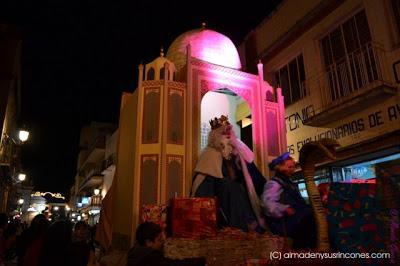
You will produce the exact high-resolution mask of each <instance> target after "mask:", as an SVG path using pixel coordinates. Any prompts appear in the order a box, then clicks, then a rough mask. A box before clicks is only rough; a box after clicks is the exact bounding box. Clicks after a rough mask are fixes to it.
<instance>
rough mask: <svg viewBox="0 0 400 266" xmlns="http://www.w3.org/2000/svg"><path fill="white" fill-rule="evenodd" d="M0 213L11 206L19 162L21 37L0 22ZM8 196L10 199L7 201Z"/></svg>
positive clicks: (16, 31)
mask: <svg viewBox="0 0 400 266" xmlns="http://www.w3.org/2000/svg"><path fill="white" fill-rule="evenodd" d="M0 62H1V63H0V133H1V135H0V212H9V211H12V210H14V209H15V207H16V206H17V202H14V201H12V200H13V199H14V198H15V197H16V187H15V186H14V185H15V182H16V175H17V174H18V172H19V170H20V167H21V164H20V160H21V151H20V145H19V144H20V143H18V137H17V134H18V133H17V130H18V122H19V116H20V106H21V103H20V101H21V88H20V85H21V37H20V34H19V31H18V30H17V29H16V28H14V27H11V26H8V25H3V24H0ZM11 199H12V200H11Z"/></svg>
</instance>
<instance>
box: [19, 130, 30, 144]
mask: <svg viewBox="0 0 400 266" xmlns="http://www.w3.org/2000/svg"><path fill="white" fill-rule="evenodd" d="M18 138H19V140H20V141H21V142H25V141H27V140H28V138H29V132H28V131H26V130H23V129H21V130H20V131H19V133H18Z"/></svg>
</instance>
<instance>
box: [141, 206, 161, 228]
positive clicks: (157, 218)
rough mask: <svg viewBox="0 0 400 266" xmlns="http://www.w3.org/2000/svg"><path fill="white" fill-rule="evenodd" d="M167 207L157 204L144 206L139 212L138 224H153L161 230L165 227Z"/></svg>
mask: <svg viewBox="0 0 400 266" xmlns="http://www.w3.org/2000/svg"><path fill="white" fill-rule="evenodd" d="M166 221H167V206H166V205H157V204H144V205H143V206H142V209H141V211H140V222H153V223H156V224H159V225H160V226H161V227H162V228H163V229H165V228H166V227H167V224H166Z"/></svg>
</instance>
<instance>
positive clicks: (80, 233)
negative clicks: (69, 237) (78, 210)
mask: <svg viewBox="0 0 400 266" xmlns="http://www.w3.org/2000/svg"><path fill="white" fill-rule="evenodd" d="M87 235H88V225H87V223H85V222H84V221H79V222H77V223H76V224H75V226H74V236H75V238H78V239H86V238H87Z"/></svg>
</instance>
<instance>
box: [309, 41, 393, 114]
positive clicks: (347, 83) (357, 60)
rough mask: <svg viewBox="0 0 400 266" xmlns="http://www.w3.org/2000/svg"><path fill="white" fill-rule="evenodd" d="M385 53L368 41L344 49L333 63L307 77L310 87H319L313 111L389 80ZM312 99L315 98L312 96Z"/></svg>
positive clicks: (327, 106)
mask: <svg viewBox="0 0 400 266" xmlns="http://www.w3.org/2000/svg"><path fill="white" fill-rule="evenodd" d="M385 60H386V55H385V52H384V50H383V49H382V48H380V47H379V46H378V45H377V44H373V43H368V44H365V45H363V46H362V47H361V48H359V49H357V50H354V51H353V52H351V53H347V54H346V55H345V56H344V57H342V58H341V59H340V60H337V61H336V62H335V63H332V64H330V65H327V66H325V70H324V71H323V72H322V73H320V74H318V75H316V76H314V77H313V78H310V79H307V80H306V82H305V86H306V88H307V90H305V91H307V94H308V91H309V87H314V89H317V88H318V89H319V91H320V96H321V100H320V104H314V108H316V107H317V108H316V109H314V111H315V114H317V113H319V112H322V111H324V110H326V109H328V108H331V107H333V106H336V105H338V104H340V103H341V102H344V101H346V100H348V99H351V98H353V97H356V96H358V95H360V94H361V93H363V92H366V91H368V90H370V89H373V88H376V87H377V86H378V85H380V84H388V83H390V82H389V78H388V75H387V71H386V69H385V67H386V64H385ZM311 100H312V101H314V100H315V98H313V99H311Z"/></svg>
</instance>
